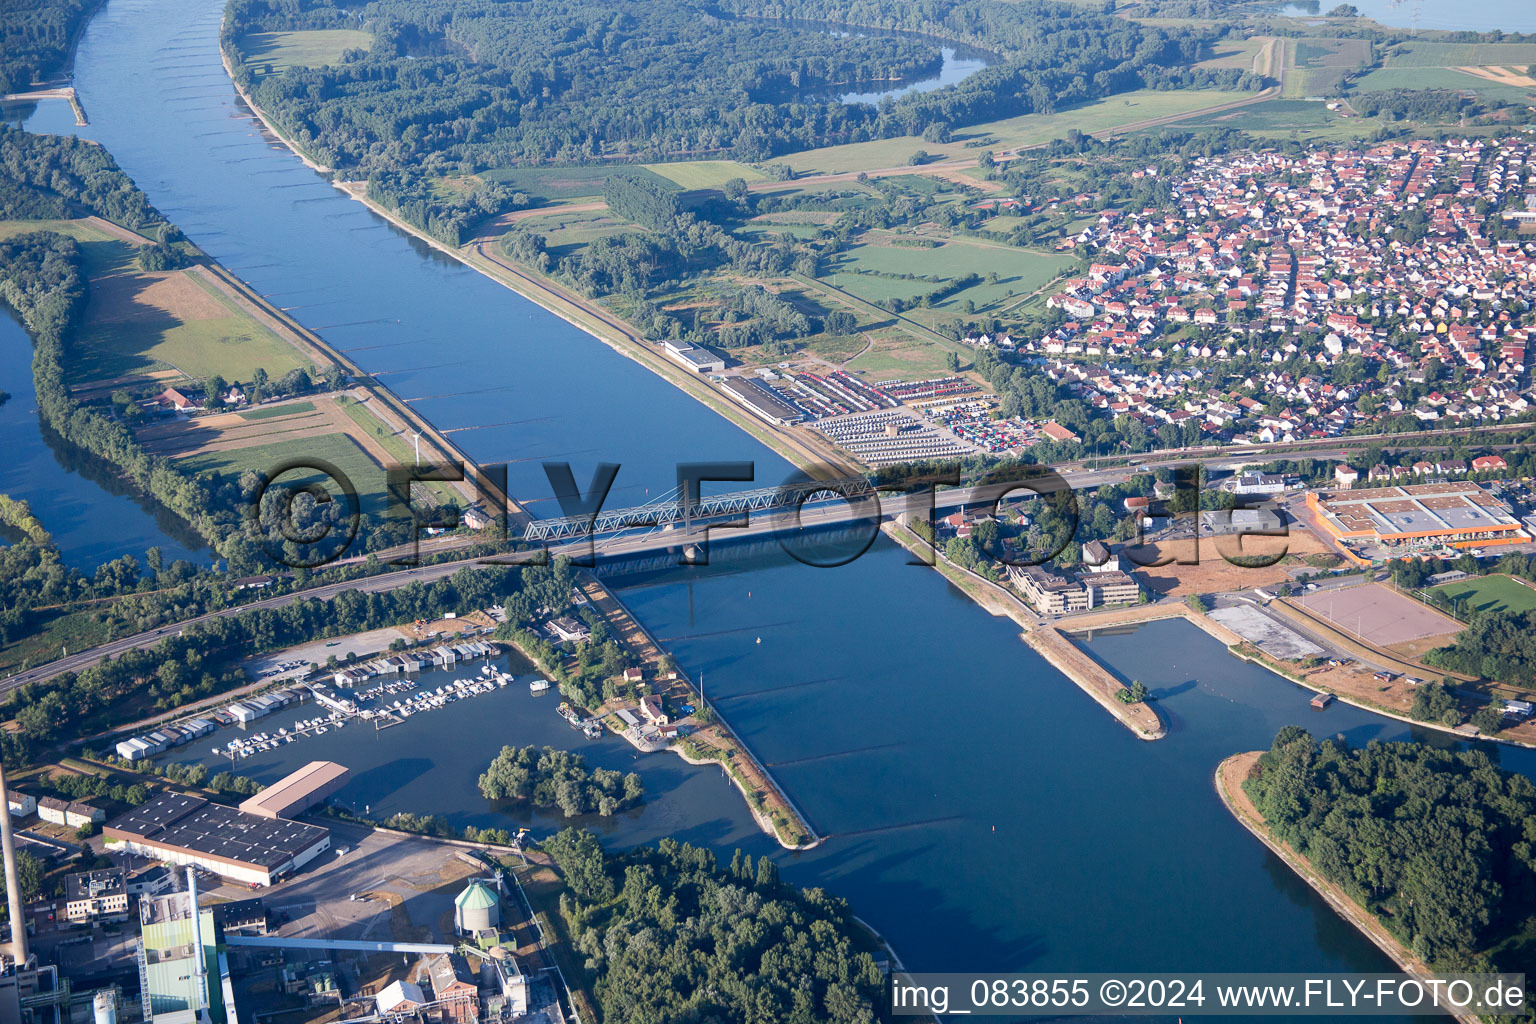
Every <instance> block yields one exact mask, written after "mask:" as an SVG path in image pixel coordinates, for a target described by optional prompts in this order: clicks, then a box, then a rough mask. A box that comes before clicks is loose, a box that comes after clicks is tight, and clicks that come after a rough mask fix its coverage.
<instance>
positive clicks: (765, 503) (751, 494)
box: [523, 476, 875, 541]
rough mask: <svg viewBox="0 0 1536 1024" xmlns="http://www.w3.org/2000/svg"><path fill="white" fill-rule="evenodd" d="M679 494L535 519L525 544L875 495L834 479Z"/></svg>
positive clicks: (863, 484) (861, 485) (853, 480)
mask: <svg viewBox="0 0 1536 1024" xmlns="http://www.w3.org/2000/svg"><path fill="white" fill-rule="evenodd" d="M683 489H684V488H682V487H674V488H673V489H672V490H671V491H669V492H667V493H666V494H664V495H662V496H661V497H659V498H656V499H655V500H653V501H649V502H647V503H645V504H644V505H635V506H633V507H631V508H616V509H608V510H600V511H599V512H598V513H597V514H596V515H590V514H589V515H581V516H562V517H560V518H558V519H536V520H534V521H533V522H531V523H529V524H528V526H527V528H526V529H525V530H524V531H523V539H524V540H527V541H560V540H574V539H577V538H581V537H589V536H596V535H599V534H609V533H619V532H621V531H624V530H635V529H642V528H649V529H653V530H654V529H668V528H671V527H672V526H675V525H676V524H678V523H682V524H684V525H685V526H687V525H690V524H691V523H692V521H693V520H695V519H700V520H710V519H718V518H721V517H723V516H730V515H738V514H741V513H743V512H774V511H777V510H779V509H788V508H799V507H800V506H801V505H804V504H806V503H807V502H811V501H825V500H831V499H838V500H846V501H847V502H848V503H849V504H850V505H857V504H858V503H859V502H861V501H863V500H866V499H868V498H871V497H873V496H874V494H875V489H874V488H873V487H872V486H871V485H870V483H869V481H868V480H866V479H864V478H863V477H859V476H854V477H842V478H840V479H836V480H804V481H798V482H795V483H787V484H779V485H777V486H774V487H757V488H754V489H752V490H750V491H733V492H732V493H730V494H715V495H710V496H708V497H703V498H697V499H692V500H685V498H684V496H683V493H682V492H683Z"/></svg>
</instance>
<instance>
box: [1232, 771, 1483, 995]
mask: <svg viewBox="0 0 1536 1024" xmlns="http://www.w3.org/2000/svg"><path fill="white" fill-rule="evenodd" d="M1263 756H1264V751H1262V750H1250V751H1248V752H1247V753H1243V754H1233V755H1232V756H1231V757H1229V758H1227V759H1226V760H1224V761H1222V762H1221V764H1219V765H1217V766H1216V775H1215V779H1214V781H1215V785H1216V792H1217V794H1218V795H1219V796H1220V797H1221V802H1222V803H1223V804H1225V805H1226V808H1227V810H1228V811H1230V812H1231V813H1232V816H1233V817H1234V818H1236V819H1237V820H1238V821H1239V822H1241V823H1242V825H1243V827H1244V828H1246V829H1247V830H1248V831H1249V832H1252V833H1253V834H1254V835H1255V836H1257V837H1258V840H1259V841H1260V842H1261V843H1263V844H1264V845H1265V846H1267V847H1269V849H1270V851H1271V852H1273V853H1274V854H1275V856H1277V857H1279V858H1280V859H1281V860H1283V861H1285V863H1286V865H1287V866H1288V867H1289V868H1290V869H1291V870H1292V871H1294V872H1296V874H1297V875H1299V876H1300V877H1301V878H1302V880H1303V881H1305V882H1306V883H1307V884H1308V885H1310V886H1312V888H1313V890H1314V891H1315V892H1316V893H1317V894H1318V895H1319V896H1321V897H1322V898H1323V901H1324V902H1326V903H1327V904H1328V905H1329V906H1330V907H1332V908H1333V909H1334V911H1335V912H1336V913H1337V914H1338V915H1339V916H1340V917H1342V918H1344V920H1346V921H1348V922H1349V923H1350V924H1352V925H1354V926H1355V928H1357V929H1358V930H1359V931H1360V933H1361V934H1363V935H1364V936H1365V937H1366V938H1368V939H1370V940H1371V942H1372V943H1374V944H1375V945H1376V947H1377V948H1378V949H1380V950H1381V951H1382V952H1383V953H1385V954H1387V956H1389V957H1391V958H1392V959H1393V960H1394V961H1395V962H1396V963H1397V965H1398V966H1399V967H1400V968H1402V970H1403V971H1404V972H1406V973H1407V974H1411V975H1413V976H1414V977H1416V978H1419V979H1421V980H1422V979H1425V978H1429V977H1431V976H1433V974H1434V972H1433V971H1431V970H1430V968H1429V965H1428V964H1426V963H1424V962H1423V961H1422V960H1420V959H1418V958H1417V957H1415V956H1414V955H1413V953H1412V952H1410V951H1409V950H1408V948H1407V947H1406V946H1404V945H1403V944H1402V943H1401V942H1399V941H1397V939H1396V938H1395V937H1394V936H1393V935H1392V933H1391V932H1389V931H1387V929H1386V928H1385V927H1383V926H1382V924H1381V922H1380V921H1378V920H1376V917H1375V915H1374V914H1372V913H1371V912H1370V911H1369V910H1366V909H1365V908H1364V907H1362V906H1361V905H1360V904H1359V903H1356V902H1355V900H1354V899H1353V898H1351V897H1350V895H1349V894H1348V893H1346V892H1345V891H1344V890H1343V889H1341V888H1340V887H1339V886H1337V885H1335V884H1334V883H1333V882H1330V881H1328V879H1326V878H1324V877H1323V876H1322V875H1321V874H1319V873H1318V872H1317V870H1316V869H1314V868H1313V867H1312V865H1311V863H1310V862H1308V860H1307V859H1306V858H1305V857H1303V856H1302V855H1301V854H1300V853H1298V852H1296V851H1295V850H1294V849H1292V848H1291V846H1290V844H1289V843H1282V842H1280V841H1278V840H1276V839H1274V838H1272V837H1271V836H1270V834H1269V827H1268V824H1267V823H1266V822H1265V820H1264V816H1263V815H1262V814H1260V813H1259V809H1258V808H1257V807H1255V806H1254V804H1253V801H1252V800H1251V799H1249V797H1248V794H1247V793H1246V792H1245V791H1244V790H1243V783H1244V782H1245V781H1247V779H1248V777H1249V776H1250V775H1252V774H1253V772H1254V770H1255V768H1257V766H1258V761H1259V758H1261V757H1263ZM1452 1016H1454V1017H1455V1018H1456V1019H1457V1020H1459V1021H1463V1022H1464V1024H1478V1021H1479V1019H1480V1018H1479V1017H1478V1016H1477V1015H1476V1014H1472V1013H1458V1014H1453V1015H1452Z"/></svg>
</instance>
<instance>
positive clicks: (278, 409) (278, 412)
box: [238, 402, 315, 420]
mask: <svg viewBox="0 0 1536 1024" xmlns="http://www.w3.org/2000/svg"><path fill="white" fill-rule="evenodd" d="M314 411H315V403H314V402H292V403H290V404H288V405H269V406H263V407H262V408H260V409H247V410H246V411H245V412H242V413H239V414H238V415H239V417H240V418H241V419H243V420H270V419H276V418H277V417H279V416H298V415H300V414H302V413H307V412H314Z"/></svg>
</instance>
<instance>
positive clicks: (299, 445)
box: [181, 434, 386, 513]
mask: <svg viewBox="0 0 1536 1024" xmlns="http://www.w3.org/2000/svg"><path fill="white" fill-rule="evenodd" d="M316 459H321V460H323V461H325V462H329V463H330V464H331V465H333V466H335V467H336V468H337V469H339V470H340V471H341V472H342V473H344V474H346V476H347V478H348V479H349V480H350V481H351V482H352V486H353V487H355V488H357V494H358V500H359V502H360V503H361V505H362V509H363V511H364V512H365V513H382V512H383V511H384V510H385V507H386V502H385V497H384V488H385V484H386V480H385V475H384V468H383V467H382V466H380V465H379V464H378V463H377V462H375V461H373V459H371V458H369V457H368V454H367V453H366V452H364V451H363V449H362V448H360V447H359V446H358V444H357V442H356V441H354V440H352V439H351V438H350V437H347V436H346V435H345V434H323V435H321V436H319V437H305V438H295V439H293V440H289V441H274V442H272V443H270V444H259V445H252V446H250V447H248V448H237V449H234V450H232V451H220V452H204V453H203V454H201V455H191V456H188V457H187V458H185V459H183V460H182V461H181V465H182V466H184V467H185V468H187V469H190V470H192V471H193V472H196V473H205V472H215V473H222V474H224V475H226V476H228V477H231V478H234V479H238V478H239V477H240V474H242V473H244V472H245V471H246V470H251V471H253V472H257V473H270V472H272V471H273V470H274V469H276V468H277V467H279V466H282V465H283V464H284V463H288V462H307V463H310V464H312V463H313V462H314V460H316ZM280 479H281V480H282V482H284V483H292V484H299V483H306V482H319V483H324V481H323V480H322V479H321V478H320V477H319V476H318V475H316V474H310V475H309V476H307V477H305V476H300V475H299V474H297V473H290V474H286V475H284V476H282V477H281V478H280ZM332 486H333V488H334V485H332Z"/></svg>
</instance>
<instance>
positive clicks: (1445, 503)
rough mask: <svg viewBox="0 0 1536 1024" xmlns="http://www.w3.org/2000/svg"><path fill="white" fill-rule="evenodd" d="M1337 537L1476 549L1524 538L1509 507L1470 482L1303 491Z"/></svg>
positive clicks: (1326, 526) (1325, 524) (1394, 544)
mask: <svg viewBox="0 0 1536 1024" xmlns="http://www.w3.org/2000/svg"><path fill="white" fill-rule="evenodd" d="M1307 507H1308V508H1309V509H1311V510H1312V511H1313V512H1315V513H1316V514H1317V518H1318V521H1319V522H1321V523H1322V524H1323V527H1324V529H1326V530H1327V531H1328V532H1329V533H1330V534H1331V535H1332V536H1333V537H1334V538H1335V539H1337V540H1340V541H1351V540H1354V541H1374V542H1376V543H1378V544H1388V545H1393V546H1399V545H1401V546H1424V547H1433V546H1438V545H1441V544H1445V545H1449V546H1450V547H1454V548H1476V547H1485V546H1488V545H1492V544H1513V543H1517V542H1519V541H1522V540H1525V539H1526V538H1525V536H1524V535H1523V534H1522V533H1521V532H1520V521H1519V520H1518V519H1517V518H1515V516H1514V514H1513V513H1512V512H1511V511H1510V509H1509V506H1508V505H1506V504H1504V503H1503V502H1502V501H1500V500H1499V499H1498V498H1495V497H1494V496H1493V495H1492V494H1490V493H1489V492H1488V491H1486V490H1484V489H1483V488H1482V487H1481V486H1479V485H1478V484H1476V483H1473V482H1471V481H1458V482H1454V483H1432V484H1406V485H1401V486H1391V487H1368V488H1364V489H1355V490H1350V491H1339V492H1333V493H1322V494H1320V493H1318V492H1316V491H1309V492H1308V493H1307Z"/></svg>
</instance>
